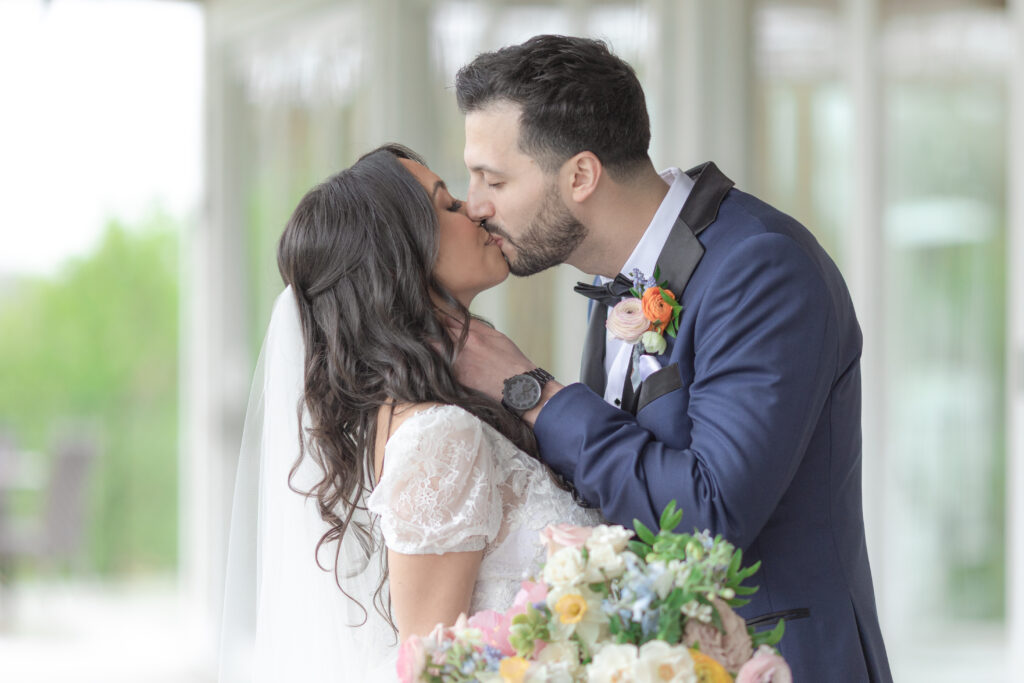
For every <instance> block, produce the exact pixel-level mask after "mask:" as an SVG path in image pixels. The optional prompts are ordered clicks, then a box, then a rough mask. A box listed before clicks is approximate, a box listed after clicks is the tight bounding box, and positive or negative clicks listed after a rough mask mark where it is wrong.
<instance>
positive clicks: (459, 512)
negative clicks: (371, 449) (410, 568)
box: [367, 406, 502, 555]
mask: <svg viewBox="0 0 1024 683" xmlns="http://www.w3.org/2000/svg"><path fill="white" fill-rule="evenodd" d="M497 470H498V468H497V467H496V462H495V453H494V452H493V446H492V443H491V441H490V440H489V439H488V438H487V434H486V433H485V431H484V425H483V423H482V422H481V421H480V420H479V419H478V418H476V417H475V416H473V415H471V414H470V413H467V412H466V411H464V410H462V409H461V408H458V407H455V406H436V407H431V408H428V409H426V410H423V411H421V412H419V413H417V414H416V415H413V416H411V417H409V418H408V419H407V420H406V421H405V422H404V423H403V424H402V425H401V426H400V427H399V428H398V429H397V430H395V433H394V434H393V435H392V436H391V438H390V439H389V440H388V443H387V445H386V446H385V448H384V468H383V472H382V473H381V478H380V482H379V483H378V484H377V486H376V488H374V490H373V493H371V494H370V497H369V499H368V500H367V505H368V507H369V509H370V511H371V512H373V513H375V514H377V515H380V520H381V530H382V532H383V534H384V541H385V543H386V544H387V546H388V547H389V548H391V549H392V550H395V551H397V552H400V553H406V554H410V555H419V554H442V553H451V552H463V551H470V550H481V549H483V548H484V546H485V545H486V544H487V543H489V542H491V541H493V540H494V538H495V537H496V536H497V534H498V530H499V528H500V526H501V519H502V500H501V493H500V491H499V489H498V484H499V482H497V481H496V478H497V476H498V471H497Z"/></svg>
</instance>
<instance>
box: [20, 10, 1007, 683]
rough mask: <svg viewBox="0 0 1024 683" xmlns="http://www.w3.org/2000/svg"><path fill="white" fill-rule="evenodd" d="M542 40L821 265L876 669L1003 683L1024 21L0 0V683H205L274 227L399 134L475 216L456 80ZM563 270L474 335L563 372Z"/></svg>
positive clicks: (571, 339)
mask: <svg viewBox="0 0 1024 683" xmlns="http://www.w3.org/2000/svg"><path fill="white" fill-rule="evenodd" d="M536 33H571V34H577V35H588V36H593V37H599V38H603V39H605V40H607V41H608V42H609V43H610V45H611V46H612V48H613V49H614V50H615V51H616V52H617V53H618V54H619V55H620V56H622V57H623V58H625V59H626V60H627V61H629V62H630V63H631V64H632V65H633V66H634V67H635V68H636V70H637V73H638V75H639V77H640V79H641V81H642V83H643V85H644V88H645V90H646V93H647V98H648V107H649V109H650V112H651V119H652V129H653V140H652V149H651V154H652V157H653V159H654V161H655V165H656V166H657V167H658V168H659V169H660V168H664V167H667V166H670V165H674V166H679V167H682V168H684V169H685V168H688V167H690V166H693V165H696V164H698V163H700V162H703V161H705V160H707V159H714V160H715V161H716V162H717V163H718V165H719V166H720V167H721V168H722V169H723V170H724V171H725V172H726V173H727V174H728V175H729V176H730V177H732V178H733V179H734V180H736V181H737V184H738V185H739V186H740V187H741V188H743V189H746V190H748V191H751V192H753V193H755V194H757V195H759V196H761V197H762V198H764V199H766V200H767V201H769V202H771V203H773V204H775V205H777V206H778V207H780V208H782V209H783V210H785V211H787V212H789V213H791V214H793V215H794V216H796V217H797V218H798V219H799V220H801V221H802V222H803V223H805V224H806V225H807V226H808V227H809V228H810V229H811V230H812V231H813V232H814V233H815V234H816V235H817V237H818V239H819V240H820V241H821V243H822V244H823V245H824V246H825V248H826V249H827V250H828V251H829V253H830V254H831V255H832V257H833V258H834V259H835V260H836V262H837V263H838V264H839V267H840V269H841V270H842V271H843V273H844V275H845V277H846V279H847V282H848V284H849V285H850V288H851V291H852V292H853V296H854V300H855V303H856V305H857V309H858V314H859V316H860V320H861V323H862V327H863V328H864V332H865V352H864V364H863V372H864V385H865V395H864V436H865V441H864V496H865V499H864V504H865V512H866V515H867V524H868V542H869V551H870V553H871V560H872V565H873V569H874V575H875V585H876V590H877V598H878V603H879V612H880V616H881V619H882V627H883V631H884V635H885V637H886V641H887V645H888V648H889V655H890V660H891V663H892V667H893V673H894V675H895V677H896V679H897V680H898V681H908V682H912V681H922V682H923V681H932V682H934V681H964V680H970V681H974V680H991V681H1007V682H1008V681H1011V680H1018V678H1017V676H1015V675H1014V674H1013V671H1014V670H1016V669H1017V668H1019V667H1017V666H1013V667H1011V664H1010V662H1011V656H1012V655H1013V654H1014V653H1016V654H1017V655H1018V656H1019V653H1020V652H1024V591H1022V588H1024V506H1022V505H1021V503H1020V501H1019V500H1018V499H1020V498H1021V494H1022V493H1024V427H1022V425H1024V277H1022V276H1021V274H1020V273H1021V272H1024V47H1022V46H1024V0H787V1H784V0H715V1H714V2H710V1H707V0H647V1H643V0H634V1H631V2H627V1H619V2H616V1H612V0H609V1H596V0H591V1H585V0H562V1H560V2H555V1H552V2H544V1H542V0H491V1H488V0H372V1H371V0H366V1H364V2H358V1H356V0H347V1H346V0H293V1H292V2H288V3H282V2H277V1H275V0H204V1H199V0H193V1H185V0H179V1H173V2H172V1H168V0H49V1H42V0H0V188H3V190H2V191H0V192H2V195H0V196H2V198H3V199H2V202H0V226H2V240H0V680H2V681H4V682H5V683H6V682H8V681H11V682H17V683H21V682H29V681H58V680H60V681H63V680H69V679H71V678H72V677H73V678H74V679H75V680H79V681H105V682H106V681H133V682H150V681H153V682H155V681H185V682H195V683H200V682H207V681H213V680H215V677H216V675H215V671H216V669H215V660H216V650H217V645H216V642H217V620H218V612H219V609H220V601H221V596H222V572H223V564H224V558H225V549H226V537H227V533H226V529H227V524H228V511H229V509H230V502H231V495H232V486H233V478H234V469H235V464H236V460H237V449H238V443H239V441H240V436H241V428H242V421H243V418H244V409H245V403H246V397H247V395H248V389H249V382H250V377H251V372H252V368H253V366H254V365H255V359H256V355H257V353H258V350H259V345H260V342H261V339H262V335H263V330H264V327H265V325H266V322H267V320H268V318H269V312H270V304H271V302H272V300H273V298H274V296H275V295H276V294H277V293H278V292H279V291H280V288H281V281H280V277H279V275H278V274H277V269H276V264H275V259H274V248H275V242H276V239H277V237H278V235H279V234H280V232H281V230H282V229H283V226H284V222H285V220H286V219H287V217H288V215H289V213H290V211H291V209H292V208H293V207H294V205H295V203H296V202H297V201H298V199H299V197H301V195H302V194H303V193H304V192H305V191H306V190H307V189H308V188H309V187H310V186H311V185H313V184H314V183H316V182H318V181H319V180H321V179H322V178H324V177H325V176H327V175H328V174H330V173H332V172H334V171H336V170H338V169H340V168H342V167H344V166H346V165H348V164H350V163H351V162H352V161H354V160H355V158H356V157H357V156H358V155H359V154H361V153H362V152H365V151H367V150H369V149H371V148H373V147H375V146H376V145H378V144H380V143H383V142H386V141H391V140H397V141H401V142H404V143H406V144H408V145H410V146H411V147H413V148H414V149H416V150H418V151H419V152H421V153H422V154H424V155H425V156H426V158H427V159H428V160H429V161H430V163H431V165H432V167H433V168H434V169H435V170H436V171H438V172H439V174H440V175H441V176H442V177H444V178H445V179H446V180H447V182H448V184H449V186H450V187H452V188H453V189H454V190H455V193H456V194H460V195H463V196H464V194H465V192H464V190H465V187H466V184H467V176H466V172H465V169H464V167H463V165H462V162H461V156H462V143H463V131H462V117H461V115H460V114H459V112H458V109H457V107H456V104H455V99H454V94H453V92H452V84H453V81H454V74H455V72H456V70H457V69H458V67H459V66H460V65H461V64H463V63H465V62H467V61H468V60H470V59H472V57H473V56H474V55H475V54H477V53H478V52H481V51H484V50H490V49H494V48H497V47H500V46H502V45H505V44H509V43H514V42H520V41H522V40H524V39H526V38H528V37H529V36H531V35H534V34H536ZM581 278H583V276H582V274H580V273H579V272H578V271H575V270H573V269H572V268H570V267H562V268H560V269H555V270H553V271H550V272H547V273H544V274H541V275H538V276H536V277H533V278H530V279H529V280H514V281H509V282H507V283H505V284H504V285H502V286H501V287H499V288H497V289H495V290H492V291H491V292H488V293H487V294H486V295H484V296H482V297H481V299H480V300H479V302H478V312H479V313H481V314H483V315H484V316H486V317H488V318H489V319H491V320H492V321H493V322H494V323H495V324H496V325H497V326H498V327H499V328H500V329H502V330H504V331H506V332H507V333H508V334H510V336H511V337H512V338H513V339H515V340H517V341H518V342H519V343H520V346H521V347H523V349H524V351H525V352H526V353H527V355H529V356H530V357H531V358H532V359H534V360H536V361H537V362H538V363H539V364H541V365H542V366H544V367H547V368H550V369H551V370H552V371H553V372H554V373H555V374H556V376H558V377H560V378H563V379H565V380H569V379H574V378H575V377H577V375H578V359H579V351H580V346H581V343H582V335H581V334H580V331H581V330H582V329H583V324H584V322H583V321H584V316H585V305H584V302H583V301H582V300H579V301H577V297H575V295H573V294H572V291H571V285H572V284H573V283H574V282H575V281H576V280H577V279H581ZM567 311H568V312H570V313H569V314H568V315H567V314H566V312H567Z"/></svg>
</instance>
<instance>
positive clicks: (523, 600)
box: [508, 581, 548, 618]
mask: <svg viewBox="0 0 1024 683" xmlns="http://www.w3.org/2000/svg"><path fill="white" fill-rule="evenodd" d="M519 585H520V588H519V592H518V593H516V597H515V600H514V601H513V602H512V609H510V610H509V611H508V616H509V617H510V618H511V617H514V616H515V615H517V614H523V613H525V612H526V606H527V605H533V604H535V603H538V602H544V601H545V600H547V599H548V587H547V584H545V583H544V582H543V581H523V582H522V583H521V584H519Z"/></svg>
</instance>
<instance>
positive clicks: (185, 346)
mask: <svg viewBox="0 0 1024 683" xmlns="http://www.w3.org/2000/svg"><path fill="white" fill-rule="evenodd" d="M207 21H208V23H207V54H206V135H205V148H206V163H205V176H206V177H205V181H206V182H205V195H206V196H205V198H204V211H203V215H202V216H201V218H200V221H199V224H198V226H197V228H196V229H195V230H194V232H192V233H191V234H189V235H187V236H186V239H185V244H184V248H183V260H184V263H183V267H182V273H183V277H182V297H181V301H182V355H181V390H180V395H181V418H180V419H181V422H182V430H181V431H182V437H181V442H180V444H181V445H180V449H181V455H180V459H179V462H180V477H179V480H180V486H179V490H180V496H179V507H180V512H179V520H180V522H179V529H180V530H179V567H180V580H181V584H182V592H183V597H184V599H185V601H186V603H187V605H188V607H189V610H190V612H191V613H192V615H193V617H194V618H195V619H196V622H197V624H196V628H198V629H204V630H209V631H211V633H210V634H209V635H210V636H213V635H214V634H215V628H216V616H217V615H218V613H219V609H220V604H221V595H222V588H223V586H222V582H223V567H224V559H225V554H226V543H227V536H226V533H227V527H228V518H229V516H230V512H229V511H230V505H231V493H230V492H231V482H232V481H233V480H234V472H235V463H236V460H237V455H238V444H239V442H240V439H241V433H242V421H243V417H244V411H245V402H246V401H245V397H246V396H247V394H248V384H249V376H248V375H249V366H250V349H249V348H248V345H247V343H246V341H247V340H246V320H245V311H246V301H247V296H246V292H247V285H246V276H245V267H244V263H243V261H242V259H243V257H244V254H245V249H244V244H245V235H244V227H243V224H242V217H241V215H240V211H241V210H242V208H243V206H242V202H241V198H240V197H239V189H238V187H239V184H240V183H239V178H238V168H237V164H232V163H231V159H232V158H233V156H234V155H235V154H237V150H238V148H239V144H240V142H239V139H238V136H239V134H240V133H241V131H239V130H238V127H237V126H235V125H234V123H235V122H236V121H237V120H238V118H237V116H235V115H234V112H233V109H232V108H233V105H235V104H237V103H238V102H239V101H240V97H241V96H240V94H238V93H237V91H236V89H235V88H233V87H232V82H231V80H230V78H229V77H228V76H227V75H226V69H227V68H228V65H227V64H226V63H225V62H226V60H225V59H224V57H223V55H222V54H221V50H220V46H219V45H218V43H217V42H216V40H215V36H216V35H217V21H216V12H214V11H208V12H207ZM204 640H205V641H207V642H210V643H211V647H212V644H213V643H215V642H216V639H215V638H212V637H208V638H204Z"/></svg>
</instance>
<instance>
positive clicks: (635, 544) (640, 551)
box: [629, 541, 651, 559]
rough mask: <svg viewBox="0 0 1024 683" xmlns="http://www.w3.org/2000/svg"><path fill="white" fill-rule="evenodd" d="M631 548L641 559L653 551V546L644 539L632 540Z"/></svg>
mask: <svg viewBox="0 0 1024 683" xmlns="http://www.w3.org/2000/svg"><path fill="white" fill-rule="evenodd" d="M629 549H630V550H631V551H633V554H634V555H636V556H637V557H639V558H640V559H644V558H645V557H647V553H649V552H651V546H649V545H647V544H646V543H644V542H643V541H630V542H629Z"/></svg>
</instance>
